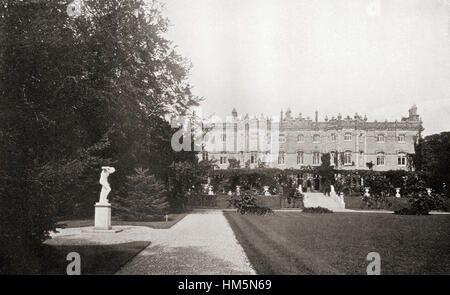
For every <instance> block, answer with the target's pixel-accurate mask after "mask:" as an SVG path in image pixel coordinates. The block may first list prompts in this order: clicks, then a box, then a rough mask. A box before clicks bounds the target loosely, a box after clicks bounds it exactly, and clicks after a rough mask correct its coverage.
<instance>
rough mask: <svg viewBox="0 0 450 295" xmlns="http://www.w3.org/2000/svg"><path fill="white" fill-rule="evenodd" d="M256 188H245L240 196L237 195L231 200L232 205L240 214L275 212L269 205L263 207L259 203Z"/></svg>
mask: <svg viewBox="0 0 450 295" xmlns="http://www.w3.org/2000/svg"><path fill="white" fill-rule="evenodd" d="M256 194H257V192H256V190H245V191H243V192H242V194H241V195H240V196H235V197H234V198H231V199H230V200H229V202H230V205H231V206H232V207H234V208H236V209H237V211H238V212H239V213H240V214H257V215H265V214H271V213H273V211H272V209H270V208H268V207H261V206H259V205H258V204H257V199H256V197H255V195H256Z"/></svg>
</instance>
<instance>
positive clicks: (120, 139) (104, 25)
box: [0, 0, 199, 273]
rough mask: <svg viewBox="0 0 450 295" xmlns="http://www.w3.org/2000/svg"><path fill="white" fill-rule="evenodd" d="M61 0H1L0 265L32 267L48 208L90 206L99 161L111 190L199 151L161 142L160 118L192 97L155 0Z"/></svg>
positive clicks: (47, 226)
mask: <svg viewBox="0 0 450 295" xmlns="http://www.w3.org/2000/svg"><path fill="white" fill-rule="evenodd" d="M70 2H71V1H68V0H67V1H64V0H63V1H50V0H24V1H16V0H0V106H1V107H0V155H1V158H0V222H1V224H2V226H1V227H0V242H1V245H0V255H1V258H2V259H1V261H2V263H1V265H0V272H8V273H26V272H38V271H39V270H38V266H37V263H35V259H34V258H35V257H37V256H39V255H38V253H36V251H37V250H36V249H37V248H38V247H37V246H38V245H39V244H40V243H41V242H42V241H43V240H45V239H47V238H48V232H49V231H51V230H53V229H54V226H55V222H56V220H57V219H58V218H59V217H62V216H68V215H73V214H75V215H81V214H92V213H93V208H92V205H93V203H94V202H95V201H96V200H97V199H98V194H99V188H100V187H99V184H98V178H99V173H100V167H101V166H102V165H113V166H114V167H115V168H116V169H117V173H115V174H113V175H111V177H110V182H111V185H112V188H113V191H120V190H121V187H122V186H123V185H124V184H125V182H126V179H127V178H126V176H128V175H131V174H132V173H133V172H134V168H135V167H143V168H146V169H149V173H151V174H155V176H156V177H157V178H159V179H162V180H165V181H167V180H168V179H169V174H170V173H171V168H170V166H171V164H172V163H174V162H177V161H182V162H185V161H193V160H194V159H195V157H196V156H195V154H194V153H193V152H183V153H175V152H174V151H173V150H172V149H171V145H170V139H171V136H172V134H173V132H174V131H175V130H173V129H172V128H171V127H170V125H169V123H168V122H167V121H166V120H165V118H166V117H168V116H173V115H183V114H185V113H186V111H187V110H188V108H189V107H191V106H192V105H195V104H197V102H198V101H199V99H198V98H197V97H195V96H193V95H192V94H191V91H190V89H191V86H190V85H189V84H188V82H187V78H188V70H189V68H190V64H189V63H188V62H187V61H186V60H185V59H183V58H182V57H181V56H179V55H178V54H177V53H176V52H175V51H174V49H173V46H172V45H171V42H170V41H169V40H167V39H165V37H164V36H165V35H164V34H165V32H166V31H167V28H168V20H167V19H166V18H165V17H163V16H162V14H161V9H160V5H159V4H158V3H156V2H154V1H143V0H128V1H119V0H109V1H97V0H95V1H94V0H85V1H83V2H82V3H83V5H82V6H81V7H80V13H79V15H76V17H74V16H72V17H71V16H69V15H68V14H67V5H68V4H69V3H70ZM112 198H114V196H112Z"/></svg>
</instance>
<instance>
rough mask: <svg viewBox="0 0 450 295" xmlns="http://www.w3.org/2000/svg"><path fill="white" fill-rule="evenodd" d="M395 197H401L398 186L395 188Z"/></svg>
mask: <svg viewBox="0 0 450 295" xmlns="http://www.w3.org/2000/svg"><path fill="white" fill-rule="evenodd" d="M395 197H396V198H400V197H401V196H400V188H399V187H397V188H395Z"/></svg>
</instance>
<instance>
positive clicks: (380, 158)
mask: <svg viewBox="0 0 450 295" xmlns="http://www.w3.org/2000/svg"><path fill="white" fill-rule="evenodd" d="M320 156H321V155H320V153H319V152H313V165H318V164H320ZM336 156H337V154H336V152H331V153H330V162H331V165H334V164H335V163H336ZM343 156H344V159H343V160H344V165H353V160H352V152H351V151H346V152H344V154H343ZM385 159H386V157H385V154H384V153H378V154H377V163H376V164H377V166H384V165H385ZM284 163H285V152H280V153H279V155H278V164H284ZM297 164H304V153H303V152H301V151H298V152H297ZM397 164H398V166H406V154H405V153H399V154H398V155H397Z"/></svg>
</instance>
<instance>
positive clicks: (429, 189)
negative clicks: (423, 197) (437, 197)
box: [427, 187, 431, 196]
mask: <svg viewBox="0 0 450 295" xmlns="http://www.w3.org/2000/svg"><path fill="white" fill-rule="evenodd" d="M427 194H428V195H429V196H431V188H429V187H427Z"/></svg>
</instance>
